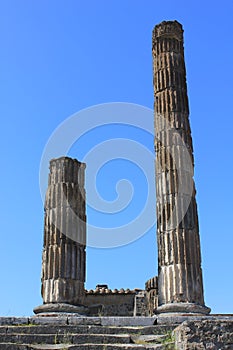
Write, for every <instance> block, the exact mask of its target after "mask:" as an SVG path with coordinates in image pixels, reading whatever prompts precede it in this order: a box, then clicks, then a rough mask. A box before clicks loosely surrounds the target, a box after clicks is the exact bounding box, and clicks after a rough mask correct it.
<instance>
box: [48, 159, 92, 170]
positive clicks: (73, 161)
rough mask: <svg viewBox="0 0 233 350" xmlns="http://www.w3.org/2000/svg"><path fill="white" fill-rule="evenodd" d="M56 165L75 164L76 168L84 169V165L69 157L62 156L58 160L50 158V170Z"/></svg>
mask: <svg viewBox="0 0 233 350" xmlns="http://www.w3.org/2000/svg"><path fill="white" fill-rule="evenodd" d="M56 163H57V164H58V163H61V164H62V163H66V164H68V163H76V164H77V165H78V166H82V167H84V168H85V167H86V164H85V163H82V162H80V161H78V160H77V159H76V158H71V157H67V156H62V157H59V158H52V159H51V160H50V168H51V166H53V165H55V164H56Z"/></svg>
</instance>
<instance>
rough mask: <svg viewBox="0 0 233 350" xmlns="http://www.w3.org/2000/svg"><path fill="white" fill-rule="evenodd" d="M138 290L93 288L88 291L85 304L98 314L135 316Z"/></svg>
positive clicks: (93, 312)
mask: <svg viewBox="0 0 233 350" xmlns="http://www.w3.org/2000/svg"><path fill="white" fill-rule="evenodd" d="M135 295H136V291H131V290H126V291H125V290H123V289H121V290H117V289H114V290H110V289H105V290H101V289H100V290H97V291H96V290H94V291H93V290H91V291H87V292H86V296H85V301H84V304H85V305H86V306H88V307H90V312H91V313H92V314H94V315H96V316H133V315H134V303H135Z"/></svg>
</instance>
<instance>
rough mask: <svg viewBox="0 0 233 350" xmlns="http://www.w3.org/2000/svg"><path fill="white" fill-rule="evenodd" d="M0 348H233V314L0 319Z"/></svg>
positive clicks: (106, 349)
mask: <svg viewBox="0 0 233 350" xmlns="http://www.w3.org/2000/svg"><path fill="white" fill-rule="evenodd" d="M0 349H1V350H31V349H34V350H35V349H41V350H49V349H57V350H59V349H62V350H66V349H67V350H68V349H69V350H77V349H80V350H84V349H85V350H86V349H89V350H120V349H133V350H134V349H135V350H136V349H149V350H150V349H151V350H152V349H181V350H186V349H198V350H199V349H201V350H202V349H233V315H210V316H191V315H169V316H168V315H167V316H156V317H77V316H75V314H60V315H56V316H52V315H50V316H32V317H0Z"/></svg>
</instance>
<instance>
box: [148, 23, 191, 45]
mask: <svg viewBox="0 0 233 350" xmlns="http://www.w3.org/2000/svg"><path fill="white" fill-rule="evenodd" d="M183 32H184V31H183V27H182V24H180V23H179V22H177V21H163V22H161V23H159V24H157V25H156V26H155V27H154V30H153V36H152V40H153V42H154V40H156V38H158V37H167V38H169V37H170V38H175V39H177V40H179V41H182V40H183Z"/></svg>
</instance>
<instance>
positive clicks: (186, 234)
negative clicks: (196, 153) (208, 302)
mask: <svg viewBox="0 0 233 350" xmlns="http://www.w3.org/2000/svg"><path fill="white" fill-rule="evenodd" d="M152 52H153V61H154V96H155V107H154V108H155V113H154V115H155V133H156V134H155V150H156V191H157V197H156V199H157V242H158V255H159V262H158V265H159V271H158V304H159V307H158V309H157V312H197V313H204V314H205V313H209V312H210V309H209V308H207V307H205V306H204V296H203V282H202V270H201V252H200V239H199V228H198V216H197V205H196V199H195V193H196V191H195V186H194V181H193V167H194V162H193V146H192V137H191V130H190V124H189V105H188V96H187V85H186V71H185V61H184V46H183V29H182V26H181V25H180V24H179V23H178V22H176V21H174V22H166V23H164V22H163V23H161V24H160V25H157V26H156V27H155V29H154V31H153V43H152Z"/></svg>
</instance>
